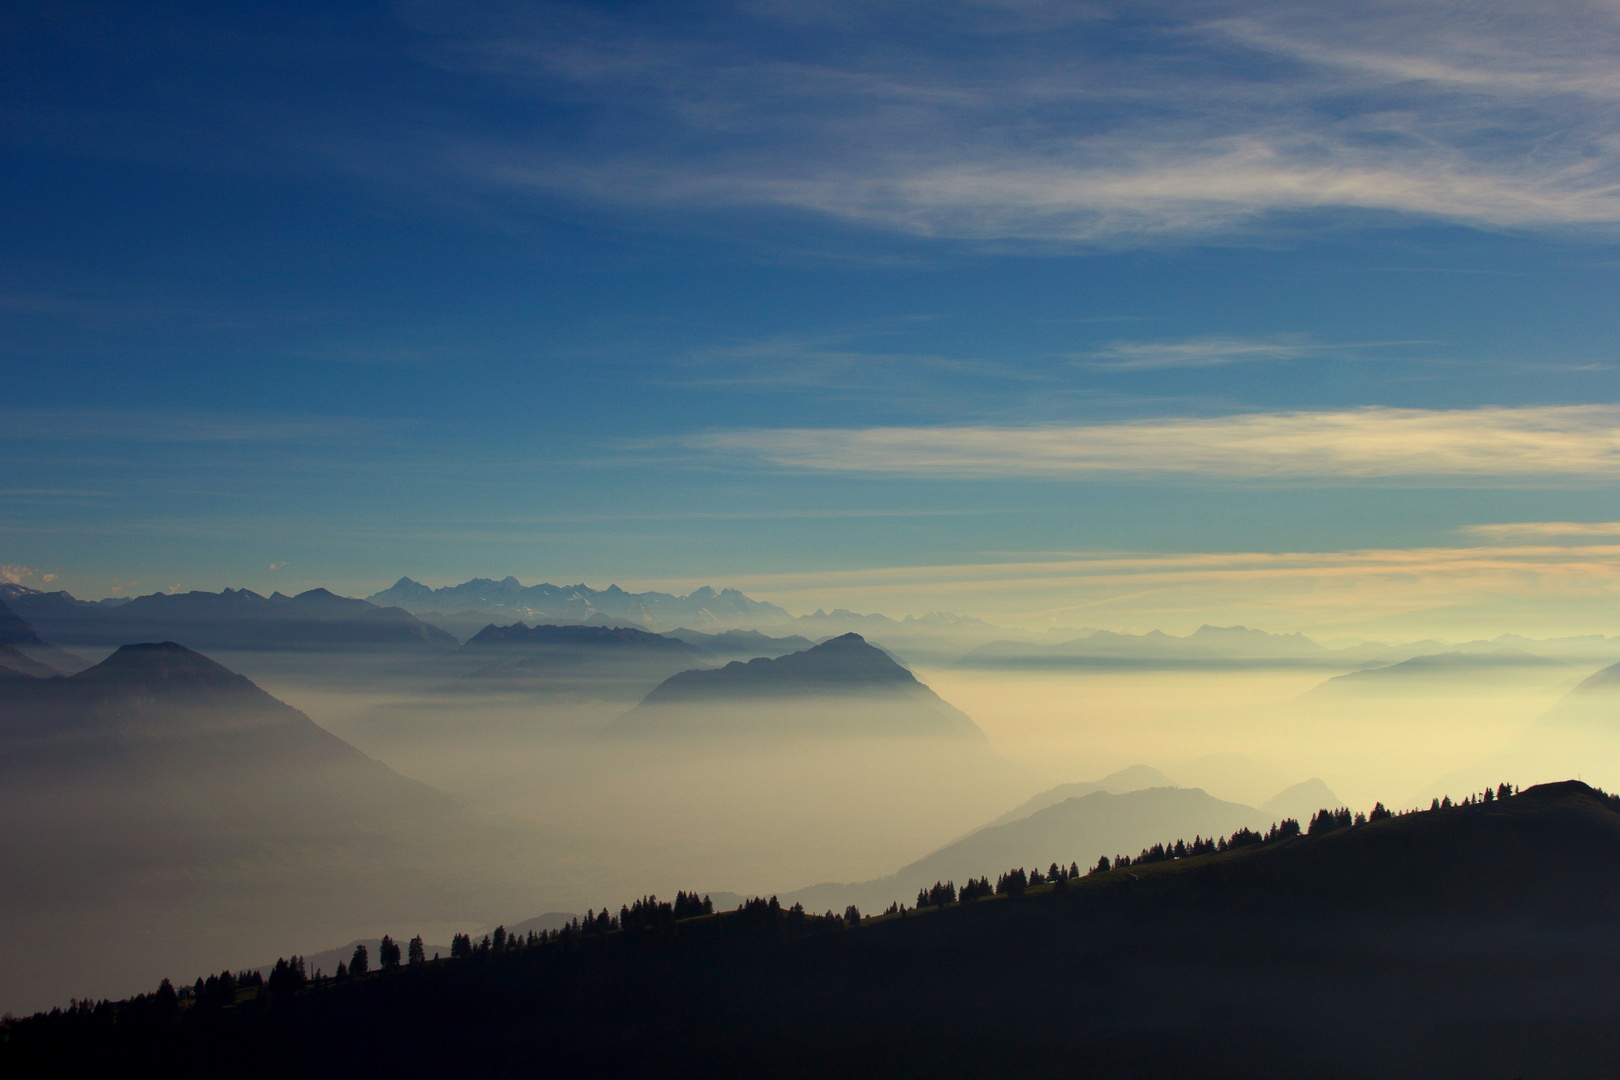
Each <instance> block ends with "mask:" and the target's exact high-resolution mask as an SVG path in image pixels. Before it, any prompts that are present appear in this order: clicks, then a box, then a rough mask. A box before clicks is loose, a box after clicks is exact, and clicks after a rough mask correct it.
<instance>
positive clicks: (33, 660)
mask: <svg viewBox="0 0 1620 1080" xmlns="http://www.w3.org/2000/svg"><path fill="white" fill-rule="evenodd" d="M88 666H89V665H87V664H86V663H85V662H84V661H83V660H82V659H80V658H79V657H77V656H74V655H73V654H72V653H70V652H68V651H67V650H66V649H59V648H57V647H56V646H55V645H52V644H51V643H50V642H48V641H44V640H42V639H41V638H40V636H39V635H38V634H36V633H35V632H34V628H33V627H32V626H29V625H28V624H27V623H26V622H24V621H23V620H22V619H21V618H19V617H18V616H17V613H16V612H14V611H12V610H11V608H10V607H9V606H7V604H6V602H5V601H4V600H3V599H0V669H6V670H8V671H11V672H14V673H19V674H24V675H34V676H39V677H45V676H50V675H59V674H69V673H71V672H75V671H82V670H83V669H84V668H86V667H88Z"/></svg>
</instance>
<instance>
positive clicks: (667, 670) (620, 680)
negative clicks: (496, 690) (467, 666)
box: [460, 622, 713, 698]
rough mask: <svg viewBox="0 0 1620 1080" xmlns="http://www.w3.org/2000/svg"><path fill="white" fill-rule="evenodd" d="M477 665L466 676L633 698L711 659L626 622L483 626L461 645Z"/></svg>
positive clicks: (465, 655) (466, 657)
mask: <svg viewBox="0 0 1620 1080" xmlns="http://www.w3.org/2000/svg"><path fill="white" fill-rule="evenodd" d="M460 655H461V657H462V658H463V659H464V660H466V661H467V662H477V663H478V664H479V666H478V667H477V668H476V669H475V670H474V671H473V672H472V673H471V676H470V677H471V678H472V679H474V680H476V681H479V682H482V683H490V684H508V685H519V686H524V687H527V688H529V689H541V690H554V691H572V692H581V693H591V692H593V691H595V692H601V693H607V694H610V695H612V696H616V697H631V698H634V697H637V696H640V695H641V694H643V693H645V692H646V691H647V688H648V687H649V686H654V685H657V683H659V682H660V681H661V680H663V679H667V678H668V677H669V676H670V675H672V674H674V673H676V672H679V671H684V670H686V669H688V668H691V667H693V666H695V665H700V664H710V663H713V659H712V658H711V657H710V656H709V654H708V653H706V652H704V651H703V650H702V649H700V648H698V647H697V646H696V645H691V644H688V643H687V642H685V641H681V640H679V639H677V638H674V637H666V636H664V635H662V634H653V633H649V632H647V631H645V630H637V629H635V628H633V627H628V626H579V625H571V626H552V625H546V626H528V625H526V624H524V623H521V622H519V623H513V624H512V625H510V626H496V625H494V624H491V625H489V626H486V627H484V629H482V630H480V631H479V632H478V633H477V634H476V635H474V636H473V637H472V638H471V639H470V640H468V642H467V643H466V644H465V645H463V646H462V647H461V650H460Z"/></svg>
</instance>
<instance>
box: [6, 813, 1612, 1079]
mask: <svg viewBox="0 0 1620 1080" xmlns="http://www.w3.org/2000/svg"><path fill="white" fill-rule="evenodd" d="M1617 807H1620V800H1617V799H1614V798H1611V797H1608V796H1605V795H1603V794H1602V793H1600V792H1596V791H1593V790H1592V789H1590V788H1587V787H1585V786H1584V785H1581V784H1578V783H1568V784H1559V785H1547V786H1544V787H1542V788H1537V789H1532V790H1529V791H1526V792H1524V793H1522V794H1519V795H1516V796H1514V797H1512V798H1508V799H1504V800H1499V801H1497V800H1493V801H1491V802H1488V803H1487V802H1479V803H1476V804H1471V805H1465V806H1459V807H1455V808H1448V809H1443V810H1435V811H1432V812H1423V813H1415V814H1409V815H1404V816H1399V817H1392V818H1386V819H1383V820H1378V821H1374V822H1371V823H1368V824H1357V825H1354V826H1350V827H1343V828H1337V829H1334V830H1332V831H1328V832H1325V833H1322V834H1319V835H1306V836H1299V837H1293V838H1287V839H1276V840H1272V841H1269V842H1265V843H1258V844H1247V845H1240V846H1237V847H1235V848H1230V846H1229V850H1227V851H1224V852H1220V853H1217V854H1212V855H1205V856H1200V857H1196V858H1185V859H1170V860H1163V861H1150V862H1145V863H1143V862H1137V863H1133V865H1130V866H1127V867H1123V868H1120V869H1115V870H1111V871H1108V872H1106V873H1095V874H1089V875H1082V876H1080V877H1077V878H1074V879H1072V880H1065V881H1063V882H1061V883H1060V884H1043V885H1040V886H1036V887H1033V888H1031V889H1029V890H1028V891H1027V892H1025V893H1024V894H1023V895H1020V896H1012V895H1004V896H997V897H990V898H985V899H979V900H976V901H973V902H968V903H956V904H951V905H948V906H942V907H932V908H925V909H921V910H912V911H907V912H903V913H897V914H892V915H888V916H884V917H881V918H876V919H866V920H864V921H862V922H860V923H858V924H851V923H849V922H847V921H845V920H844V919H841V918H825V917H816V916H813V915H807V914H805V913H803V912H799V911H794V910H784V909H782V908H780V907H779V906H777V905H775V904H774V903H768V902H755V903H751V904H750V905H749V906H748V907H747V908H746V909H744V910H740V911H737V912H730V913H724V914H718V915H709V916H700V917H696V918H689V919H683V920H677V919H676V918H675V914H676V913H675V912H673V911H671V910H670V909H668V908H667V907H660V906H657V905H653V906H642V907H640V908H638V909H636V910H634V911H631V910H626V911H624V912H622V913H621V916H622V919H623V922H622V924H620V925H619V928H617V929H611V930H610V929H608V926H609V920H608V918H607V917H606V916H605V915H604V916H601V917H599V919H598V920H595V921H593V923H592V925H591V926H590V927H588V928H587V927H581V928H570V929H569V930H567V931H565V932H563V933H561V934H558V935H548V936H547V937H546V938H545V939H544V940H540V939H535V940H532V941H530V940H525V941H523V942H519V943H516V944H515V945H514V944H506V945H505V946H504V947H501V948H496V947H495V944H496V943H494V942H491V944H490V946H489V947H487V948H476V947H475V948H474V949H473V950H472V954H471V955H468V956H463V957H459V958H456V959H451V960H442V961H439V962H432V961H429V962H427V963H423V964H419V965H406V966H404V967H402V968H400V969H397V970H393V971H386V972H382V973H377V974H369V975H366V976H363V977H359V978H349V979H346V980H344V981H341V982H333V981H326V982H323V983H321V984H320V985H316V986H306V987H303V988H299V989H294V988H290V987H289V988H283V989H278V990H277V991H275V992H272V991H271V990H270V989H269V988H265V989H262V990H252V991H249V992H246V993H240V994H238V995H237V997H236V999H235V1000H234V1001H233V1002H231V1003H228V1004H227V1003H225V1002H221V1001H212V1002H209V1001H197V1002H186V1001H178V1000H175V999H174V998H172V997H171V996H169V995H166V994H160V995H147V996H145V997H143V998H141V999H138V1000H134V1001H131V1002H126V1003H122V1004H120V1005H110V1004H104V1005H100V1006H85V1007H81V1008H76V1009H73V1010H68V1011H66V1012H63V1013H59V1014H51V1015H46V1016H39V1017H35V1018H32V1019H29V1020H22V1021H13V1022H9V1023H7V1024H6V1025H5V1027H4V1028H3V1029H0V1030H3V1040H0V1071H4V1072H5V1073H6V1074H7V1075H18V1076H29V1075H88V1074H92V1073H94V1074H97V1075H157V1074H159V1073H162V1074H170V1075H172V1074H176V1073H181V1074H184V1073H191V1072H199V1071H202V1070H204V1069H207V1068H212V1067H214V1066H215V1065H216V1064H217V1063H220V1062H229V1063H230V1064H229V1068H230V1071H231V1072H232V1073H233V1074H234V1075H238V1076H245V1075H252V1076H257V1075H271V1074H283V1073H285V1074H298V1075H340V1074H344V1075H354V1074H363V1075H390V1074H392V1075H401V1076H447V1075H561V1076H570V1075H602V1076H642V1075H646V1076H652V1075H657V1076H684V1075H693V1076H698V1075H701V1076H733V1075H735V1076H745V1075H746V1076H827V1075H857V1076H884V1077H906V1076H919V1077H920V1076H1003V1075H1013V1076H1065V1077H1077V1076H1138V1077H1141V1076H1178V1077H1185V1076H1234V1077H1235V1076H1255V1075H1264V1076H1301V1077H1307V1076H1308V1077H1336V1076H1343V1077H1361V1076H1369V1075H1378V1076H1414V1077H1416V1076H1423V1077H1447V1076H1458V1077H1461V1076H1470V1077H1474V1076H1501V1077H1513V1076H1519V1077H1535V1076H1571V1075H1602V1074H1606V1073H1607V1072H1608V1071H1612V1069H1613V1066H1614V1064H1615V1063H1616V1062H1620V1024H1617V1023H1616V1021H1620V963H1617V961H1620V812H1617ZM1077 854H1078V853H1077ZM986 874H987V875H990V876H994V875H995V874H996V868H993V867H987V868H986Z"/></svg>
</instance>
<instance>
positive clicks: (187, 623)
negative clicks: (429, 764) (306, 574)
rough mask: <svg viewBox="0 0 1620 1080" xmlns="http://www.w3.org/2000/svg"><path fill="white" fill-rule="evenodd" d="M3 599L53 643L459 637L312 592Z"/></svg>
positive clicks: (213, 647) (267, 646) (449, 644)
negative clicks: (118, 599) (117, 600)
mask: <svg viewBox="0 0 1620 1080" xmlns="http://www.w3.org/2000/svg"><path fill="white" fill-rule="evenodd" d="M0 600H4V602H5V603H6V604H8V605H9V606H10V608H11V609H12V610H13V611H14V612H15V613H16V614H17V615H18V616H20V617H21V618H22V619H24V620H25V621H26V622H27V623H28V624H29V625H31V626H32V627H33V628H34V630H35V631H37V632H38V633H39V634H40V636H42V637H44V638H45V639H46V640H48V641H51V642H54V643H56V644H58V645H70V646H71V645H79V646H86V647H101V648H110V647H115V646H118V645H125V644H129V643H132V642H141V641H178V642H180V643H181V644H184V645H186V646H187V647H189V648H195V649H203V650H210V651H216V652H217V651H253V650H267V651H268V650H323V651H325V650H333V649H377V648H387V649H402V648H403V649H428V650H445V649H453V648H455V646H456V644H457V643H456V639H455V638H453V637H452V636H451V635H450V634H448V633H446V632H445V631H443V630H441V629H439V628H438V627H436V626H430V625H428V624H427V623H425V622H423V621H422V620H420V619H418V618H417V617H416V616H414V615H412V614H410V613H409V612H407V611H404V610H401V609H400V608H397V607H393V608H385V607H378V606H377V605H375V604H372V603H368V602H367V601H365V600H355V599H352V598H350V597H345V596H338V595H336V594H335V593H331V592H328V591H327V590H326V589H311V590H309V591H308V592H302V593H299V594H298V595H297V596H285V595H283V594H281V593H272V594H271V595H269V596H260V595H259V594H258V593H255V592H251V591H249V590H247V589H225V590H223V591H221V592H217V593H211V592H188V593H175V594H173V595H171V594H168V593H153V594H151V595H150V596H139V597H136V598H134V599H132V600H127V601H123V602H120V603H113V602H110V601H105V600H103V601H94V600H79V599H76V598H75V597H73V596H72V595H70V594H68V593H66V592H41V591H39V590H37V589H29V588H26V587H24V586H21V585H0Z"/></svg>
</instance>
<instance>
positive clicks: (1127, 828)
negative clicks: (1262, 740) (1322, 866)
mask: <svg viewBox="0 0 1620 1080" xmlns="http://www.w3.org/2000/svg"><path fill="white" fill-rule="evenodd" d="M1274 820H1275V819H1274V818H1272V817H1270V816H1269V815H1267V814H1264V813H1262V812H1261V811H1259V810H1256V809H1254V808H1253V807H1252V806H1243V805H1241V804H1239V803H1231V802H1223V801H1222V800H1220V799H1217V798H1214V797H1213V796H1211V795H1208V794H1206V793H1205V792H1203V791H1201V790H1199V789H1197V788H1174V787H1160V788H1145V789H1142V790H1139V791H1130V792H1127V793H1125V794H1122V795H1114V794H1110V793H1108V792H1106V791H1094V792H1092V793H1091V794H1089V795H1084V796H1081V797H1079V798H1070V799H1065V800H1064V801H1063V802H1060V803H1057V804H1056V805H1052V806H1048V807H1045V808H1044V809H1041V810H1038V811H1036V812H1035V813H1033V814H1030V815H1028V816H1027V817H1022V818H1018V819H1016V820H1013V821H1008V822H1004V823H1002V824H997V825H990V826H987V827H985V828H983V829H980V830H978V831H977V832H974V833H970V834H969V835H967V836H965V837H963V838H962V839H960V840H958V841H956V842H955V843H952V844H949V845H947V846H946V847H943V848H941V849H940V850H938V851H935V852H933V853H932V854H930V855H927V856H925V857H923V858H921V859H919V860H917V861H916V862H914V863H911V864H909V865H907V866H904V867H901V868H900V869H899V870H898V871H896V872H895V873H894V874H891V875H889V876H888V877H884V878H878V879H876V880H873V881H865V882H855V883H849V884H836V883H827V884H822V885H814V886H811V887H810V888H808V889H801V890H799V891H798V892H794V893H791V894H789V895H788V896H787V897H785V899H786V900H788V901H791V902H797V903H802V904H804V906H805V907H806V908H807V909H809V910H811V911H824V910H827V909H829V908H831V909H834V910H840V911H841V910H843V908H844V906H845V905H846V904H855V905H856V906H858V907H860V908H861V909H862V910H881V909H882V908H883V907H885V906H887V905H888V904H890V903H891V902H894V901H900V902H902V903H905V902H908V901H909V900H910V898H912V897H914V896H916V894H917V890H918V889H923V888H927V887H928V886H930V885H933V884H934V883H935V882H938V881H954V882H955V883H956V884H958V885H960V884H962V883H964V882H966V881H967V880H968V879H969V878H970V877H973V876H977V875H982V874H992V875H993V874H994V873H997V872H999V871H1002V870H1008V869H1011V868H1012V867H1016V866H1023V867H1032V868H1038V869H1045V868H1046V866H1047V865H1048V864H1050V863H1052V862H1059V863H1061V864H1062V865H1064V866H1067V865H1068V864H1069V863H1070V862H1078V863H1080V864H1081V865H1082V866H1088V867H1089V866H1091V865H1093V864H1095V863H1096V861H1097V858H1098V857H1099V856H1102V855H1106V856H1108V857H1109V858H1110V859H1112V858H1113V857H1114V856H1115V855H1130V856H1133V857H1134V856H1135V855H1136V854H1137V853H1138V852H1139V851H1141V850H1142V849H1143V848H1146V847H1148V846H1150V845H1152V844H1155V843H1166V842H1169V843H1174V842H1175V840H1176V839H1178V838H1181V839H1185V840H1187V841H1189V842H1190V841H1192V839H1193V838H1194V837H1195V836H1203V837H1205V838H1209V837H1213V836H1225V835H1227V834H1229V833H1231V832H1233V831H1235V830H1237V829H1240V828H1249V829H1256V830H1259V829H1265V828H1267V827H1269V826H1270V825H1271V824H1272V822H1273V821H1274Z"/></svg>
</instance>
